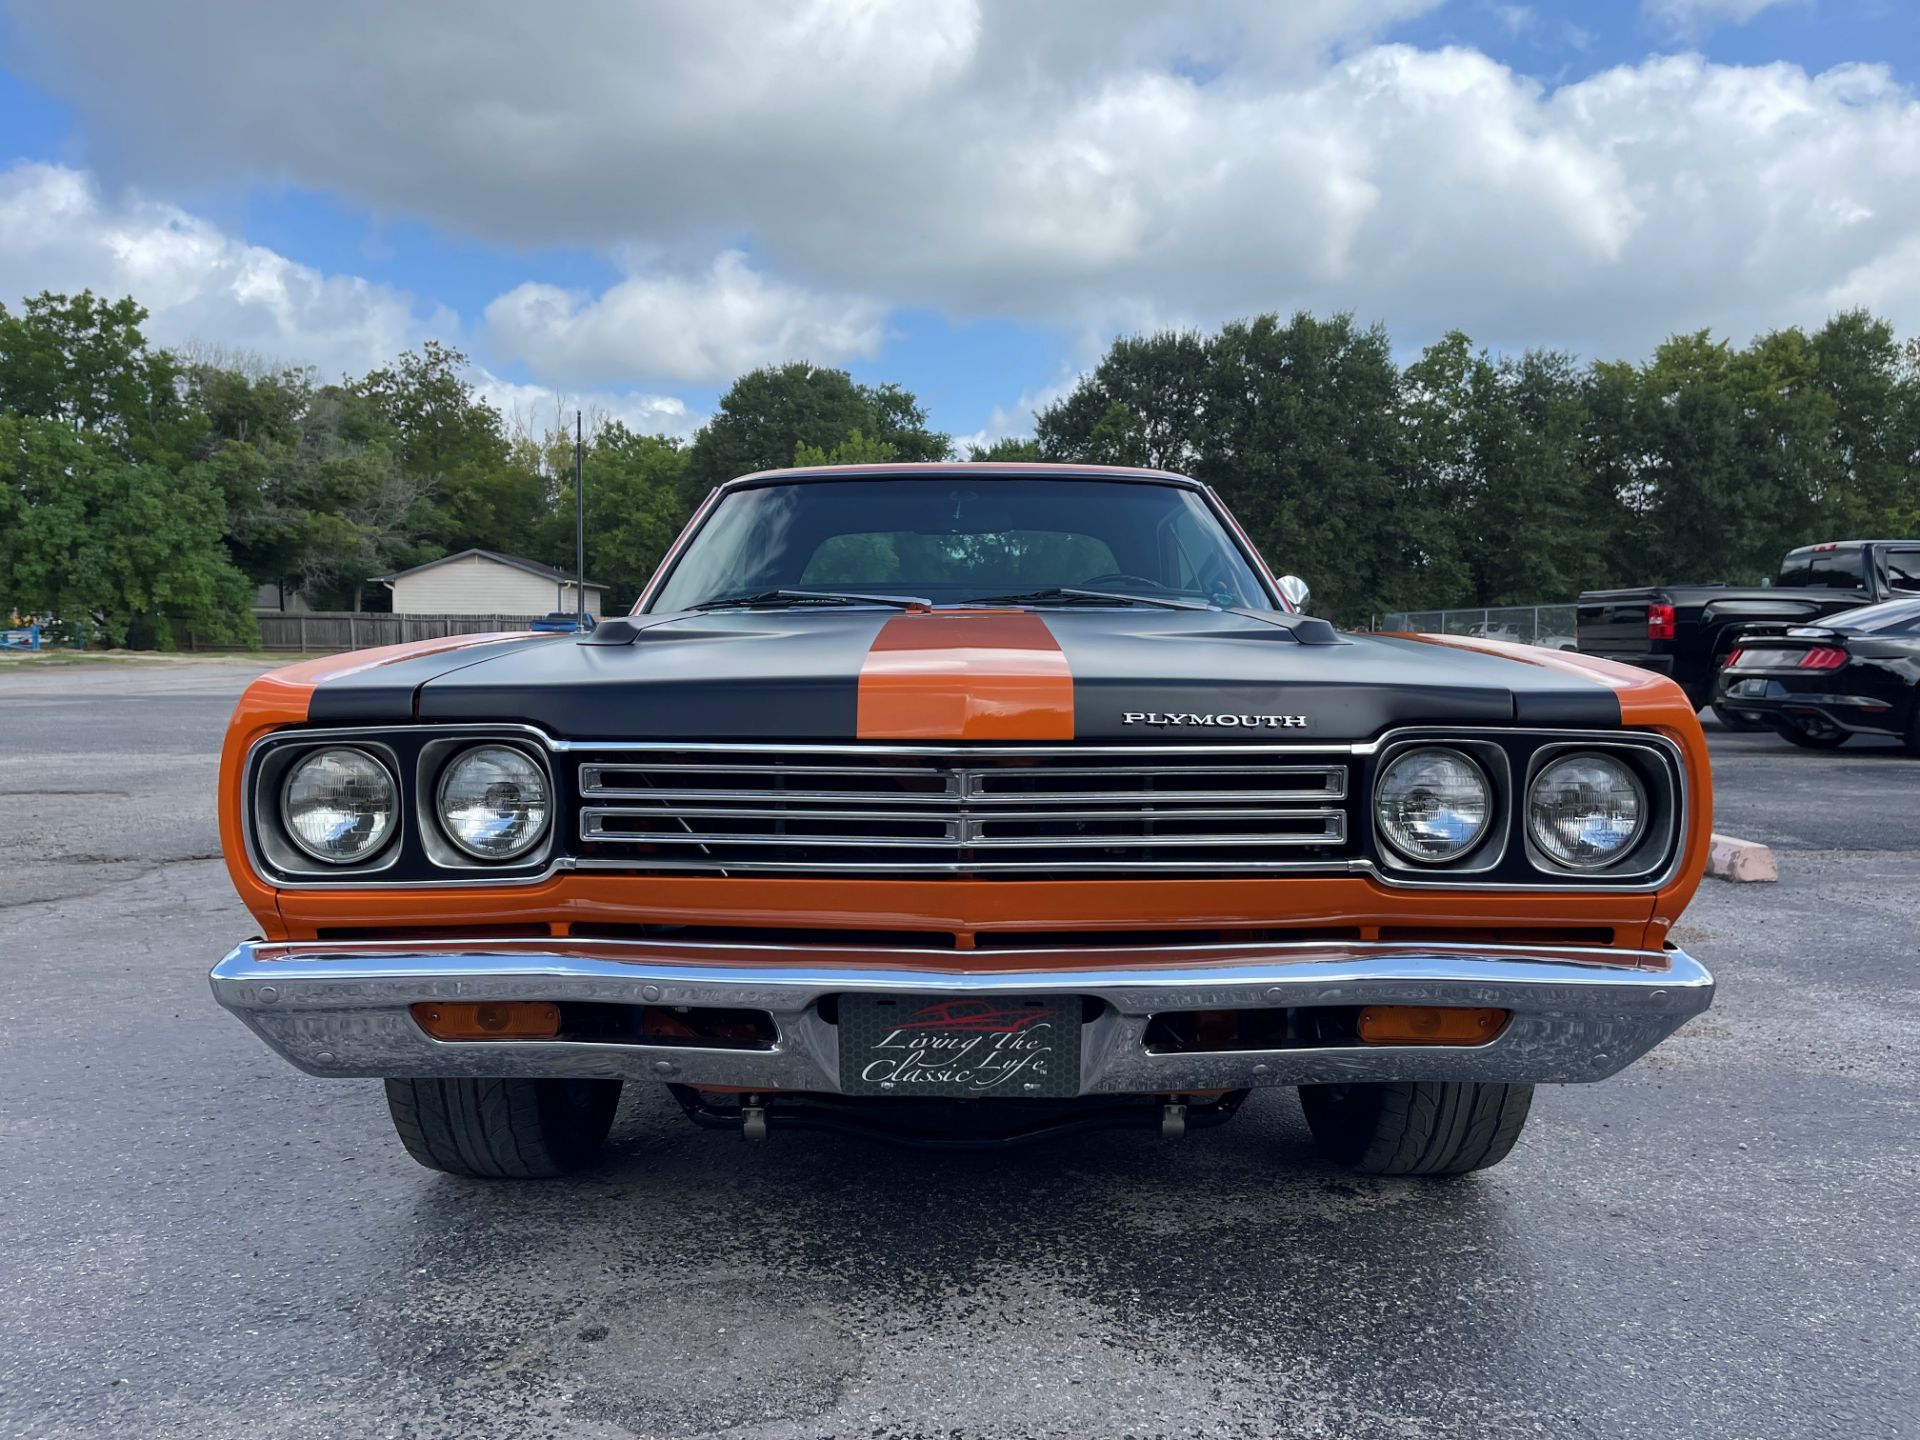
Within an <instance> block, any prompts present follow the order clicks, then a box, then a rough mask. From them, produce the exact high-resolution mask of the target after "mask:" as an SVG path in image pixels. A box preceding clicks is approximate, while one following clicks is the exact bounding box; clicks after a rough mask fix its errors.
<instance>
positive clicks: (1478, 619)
mask: <svg viewBox="0 0 1920 1440" xmlns="http://www.w3.org/2000/svg"><path fill="white" fill-rule="evenodd" d="M1573 616H1574V607H1573V606H1571V605H1495V606H1492V607H1487V606H1480V607H1477V608H1475V609H1471V610H1394V611H1390V612H1389V613H1387V614H1385V615H1382V616H1380V617H1379V624H1378V625H1377V626H1376V628H1377V629H1381V630H1411V631H1413V632H1414V633H1416V634H1420V635H1478V636H1480V637H1482V638H1483V639H1487V640H1511V641H1514V642H1516V643H1518V644H1521V645H1544V646H1546V647H1547V648H1548V649H1549V650H1571V649H1573V648H1574V646H1573Z"/></svg>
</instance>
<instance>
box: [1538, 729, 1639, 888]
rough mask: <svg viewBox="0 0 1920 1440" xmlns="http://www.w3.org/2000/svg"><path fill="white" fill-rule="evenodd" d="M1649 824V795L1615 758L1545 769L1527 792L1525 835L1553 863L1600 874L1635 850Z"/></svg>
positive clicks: (1576, 760)
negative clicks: (1602, 870) (1634, 845)
mask: <svg viewBox="0 0 1920 1440" xmlns="http://www.w3.org/2000/svg"><path fill="white" fill-rule="evenodd" d="M1646 820H1647V791H1646V787H1645V786H1644V785H1642V784H1641V782H1640V777H1639V776H1638V775H1636V774H1634V772H1633V771H1632V770H1631V769H1629V768H1628V767H1627V766H1626V765H1625V764H1623V763H1621V762H1620V761H1619V760H1616V759H1614V758H1613V757H1612V756H1610V755H1602V754H1599V753H1598V752H1596V751H1582V752H1578V753H1575V754H1572V755H1565V756H1562V757H1561V758H1560V759H1557V760H1554V761H1552V762H1550V763H1549V764H1547V765H1546V766H1544V767H1543V768H1542V769H1541V771H1540V773H1539V775H1537V776H1536V777H1534V781H1533V784H1532V786H1531V787H1530V788H1529V789H1528V791H1527V834H1528V835H1529V836H1530V837H1531V838H1532V840H1533V843H1534V844H1535V845H1537V846H1539V847H1540V849H1541V850H1542V851H1543V852H1544V853H1545V854H1546V855H1547V856H1548V857H1549V858H1550V859H1552V860H1553V861H1554V862H1555V863H1556V864H1560V865H1565V866H1567V867H1568V868H1569V869H1573V870H1600V869H1604V868H1605V867H1606V866H1608V865H1611V864H1613V863H1614V862H1615V861H1616V860H1619V859H1621V858H1622V857H1623V856H1625V855H1626V854H1627V852H1628V851H1629V850H1631V849H1632V848H1633V844H1634V841H1636V840H1638V839H1639V838H1640V833H1641V830H1642V828H1643V827H1644V825H1645V824H1646Z"/></svg>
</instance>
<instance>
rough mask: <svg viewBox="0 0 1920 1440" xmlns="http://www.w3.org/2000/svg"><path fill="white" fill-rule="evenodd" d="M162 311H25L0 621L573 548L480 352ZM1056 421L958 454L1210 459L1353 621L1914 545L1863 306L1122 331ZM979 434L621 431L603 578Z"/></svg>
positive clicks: (792, 393)
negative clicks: (1598, 323) (337, 358)
mask: <svg viewBox="0 0 1920 1440" xmlns="http://www.w3.org/2000/svg"><path fill="white" fill-rule="evenodd" d="M145 319H146V314H145V312H144V311H143V310H142V309H141V308H140V306H139V305H138V304H137V303H136V302H135V301H134V300H132V299H130V298H129V299H120V300H111V301H109V300H103V299H100V298H98V297H96V296H93V295H91V294H87V293H82V294H80V295H77V296H67V295H56V294H52V293H46V294H41V295H38V296H35V297H32V298H30V299H28V300H26V301H24V302H23V303H22V304H21V305H20V306H19V307H18V308H17V309H9V308H8V307H6V306H5V305H0V612H6V611H12V612H16V613H21V614H33V615H37V616H41V617H48V618H52V619H55V620H57V621H59V622H60V623H62V624H63V625H65V626H66V627H68V628H69V629H72V630H76V631H79V632H82V633H84V634H85V635H86V637H87V638H89V639H104V640H109V641H111V642H113V643H132V644H137V645H139V644H161V645H164V644H167V643H169V641H170V637H171V635H172V633H173V627H174V626H175V625H180V626H184V627H188V628H191V629H192V630H193V631H194V632H195V633H196V634H198V635H201V636H204V637H206V638H208V639H211V640H222V641H228V642H232V643H246V642H247V641H249V640H250V639H252V638H253V635H254V630H253V620H252V614H251V607H252V604H253V600H254V596H255V593H256V591H257V589H258V587H260V586H262V585H272V586H280V587H284V588H285V589H287V590H291V591H298V592H299V593H301V594H302V595H304V596H305V597H306V599H307V600H308V601H309V603H311V604H313V605H314V606H315V607H316V608H321V609H359V608H362V607H363V606H366V605H368V604H369V603H370V602H376V603H377V602H378V599H379V587H378V586H377V585H376V584H374V581H373V577H375V576H379V575H383V574H390V573H392V572H393V571H396V570H401V569H405V568H407V567H408V566H411V565H415V564H419V563H422V562H423V561H426V560H429V559H433V558H435V557H437V556H439V555H444V554H447V553H450V552H453V551H457V550H462V549H466V548H468V547H479V548H482V549H489V550H496V551H502V552H506V553H510V554H518V555H525V556H528V557H530V558H533V559H537V560H544V561H547V562H548V563H551V564H556V565H560V566H563V567H565V566H568V565H570V563H571V557H572V554H573V516H574V499H573V488H572V487H573V479H572V464H571V459H572V429H571V423H570V421H571V417H570V416H563V415H561V414H558V413H556V414H554V415H552V416H549V417H546V419H545V422H544V423H542V422H541V421H539V420H538V419H535V420H532V421H530V420H528V419H527V418H525V417H507V416H504V415H502V414H501V412H500V411H499V410H498V409H497V408H495V407H494V406H493V405H490V404H489V403H487V401H486V400H485V399H484V398H483V397H482V396H481V395H480V394H479V393H478V392H477V391H476V390H475V388H474V386H473V384H472V383H471V381H470V380H469V379H468V378H467V363H466V357H464V356H463V355H461V354H460V353H459V352H458V351H457V350H454V349H452V348H450V347H448V346H446V345H442V344H439V343H435V342H429V343H427V344H426V345H424V346H422V347H421V348H420V349H418V350H415V351H410V352H408V353H406V354H403V355H400V356H398V357H397V358H396V359H395V360H394V361H393V362H392V363H391V364H390V365H387V366H384V367H382V368H379V369H376V370H372V371H369V372H368V373H367V374H365V375H362V376H359V377H357V378H354V377H347V378H343V379H341V380H338V381H323V380H321V379H320V378H319V377H318V376H317V375H316V374H315V372H314V371H312V370H311V369H305V368H286V367H275V366H271V365H267V364H263V363H261V362H259V361H257V360H255V359H252V358H250V357H235V356H229V355H223V354H220V353H219V352H214V351H194V350H189V351H186V352H175V351H169V350H166V349H163V348H159V347H156V346H153V345H150V344H149V343H148V342H147V340H146V338H145V336H144V334H143V332H142V329H141V327H142V325H143V323H144V321H145ZM1035 422H1036V423H1035V427H1034V433H1033V434H1032V435H1031V436H1029V437H1025V438H1018V439H1009V440H1001V441H997V442H995V443H993V444H991V445H987V446H970V447H966V452H967V453H966V455H965V456H964V457H963V458H970V459H1015V460H1019V459H1031V460H1041V459H1044V460H1071V461H1089V462H1098V463H1106V464H1127V465H1150V466H1156V467H1159V468H1163V469H1169V470H1175V471H1179V472H1181V473H1184V474H1188V475H1192V476H1195V477H1196V478H1198V479H1201V480H1204V481H1206V482H1208V483H1209V484H1211V485H1213V486H1214V487H1215V488H1216V489H1217V490H1218V491H1219V492H1220V494H1221V495H1222V497H1223V498H1224V499H1225V500H1226V501H1227V503H1228V504H1229V505H1230V506H1231V507H1232V508H1233V509H1234V511H1235V513H1236V514H1237V515H1238V516H1239V517H1240V519H1241V521H1242V523H1243V524H1244V525H1245V526H1246V528H1247V530H1248V532H1249V534H1250V535H1251V536H1252V537H1253V539H1254V541H1255V543H1256V544H1258V545H1259V546H1260V547H1261V549H1262V551H1263V552H1264V553H1265V554H1266V556H1267V558H1268V559H1269V561H1270V562H1272V564H1273V565H1274V567H1275V568H1276V569H1277V570H1287V571H1293V572H1295V573H1298V574H1301V575H1304V576H1306V577H1307V578H1308V579H1309V581H1310V582H1311V583H1312V584H1313V587H1314V590H1315V594H1316V597H1317V599H1316V602H1315V609H1317V610H1319V611H1320V612H1321V613H1324V614H1328V615H1330V616H1332V617H1334V618H1335V619H1338V620H1342V621H1348V622H1362V621H1364V620H1365V619H1366V617H1367V616H1368V615H1369V614H1370V613H1375V612H1380V611H1384V610H1387V609H1390V608H1391V609H1413V608H1437V607H1442V606H1449V605H1500V604H1528V603H1537V602H1553V601H1561V600H1566V599H1570V598H1571V597H1572V596H1573V594H1575V593H1576V592H1578V591H1579V590H1581V589H1590V588H1597V587H1601V586H1605V585H1612V584H1620V585H1626V584H1642V583H1656V582H1659V581H1664V580H1716V579H1727V580H1740V581H1753V580H1756V579H1758V578H1759V577H1760V576H1761V575H1763V574H1766V573H1769V572H1770V571H1771V569H1772V567H1773V564H1774V562H1775V561H1776V560H1777V559H1778V557H1779V555H1780V553H1781V552H1783V551H1784V550H1786V549H1788V548H1790V547H1791V546H1793V545H1796V544H1801V543H1805V542H1807V541H1810V540H1819V539H1838V538H1848V537H1851V536H1857V535H1866V534H1886V535H1912V534H1916V533H1920V348H1917V347H1916V346H1915V344H1914V343H1913V342H1908V343H1907V344H1905V345H1902V344H1901V343H1899V341H1898V339H1897V338H1896V336H1895V335H1894V333H1893V331H1892V329H1891V328H1890V327H1889V326H1888V325H1887V324H1886V323H1885V322H1883V321H1881V320H1878V319H1876V318H1874V317H1873V316H1871V315H1869V314H1866V313H1864V312H1859V311H1850V312H1846V313H1843V314H1840V315H1836V316H1835V317H1834V318H1832V319H1831V320H1829V321H1828V322H1827V323H1826V324H1825V325H1824V326H1822V327H1821V328H1819V329H1818V330H1815V331H1813V332H1811V333H1808V332H1806V331H1803V330H1800V329H1797V328H1789V329H1784V330H1778V331H1774V332H1771V333H1769V334H1766V335H1762V336H1759V337H1757V338H1756V339H1754V340H1753V341H1752V342H1750V343H1749V344H1748V345H1746V346H1745V347H1741V348H1736V347H1734V346H1732V345H1731V344H1728V343H1726V342H1724V341H1717V340H1715V339H1713V338H1712V337H1711V336H1710V335H1708V334H1706V333H1700V334H1691V335H1679V336H1675V337H1674V338H1672V339H1670V340H1668V341H1667V342H1666V343H1665V344H1663V345H1661V346H1660V347H1659V348H1658V349H1657V350H1656V351H1655V352H1654V354H1653V355H1652V356H1651V357H1650V358H1648V359H1646V360H1644V361H1639V362H1631V361H1607V362H1593V363H1587V364H1583V363H1581V362H1580V361H1578V360H1576V359H1575V358H1574V357H1573V356H1571V355H1568V354H1565V353H1562V352H1558V351H1549V350H1536V351H1528V352H1527V353H1525V354H1523V355H1519V356H1495V355H1491V354H1489V353H1487V352H1486V351H1484V350H1479V349H1476V348H1475V347H1474V345H1473V344H1472V342H1471V341H1470V340H1469V339H1468V338H1467V337H1466V336H1465V335H1463V334H1459V333H1453V334H1449V335H1447V336H1446V337H1444V338H1443V339H1441V340H1439V341H1437V342H1436V343H1434V344H1432V345H1430V346H1428V347H1427V348H1426V349H1425V350H1424V351H1422V352H1421V353H1420V354H1419V356H1418V357H1417V358H1415V359H1412V360H1411V361H1409V362H1407V363H1404V364H1402V363H1400V362H1398V361H1397V360H1396V358H1395V355H1394V352H1393V348H1392V345H1391V342H1390V340H1389V338H1388V335H1387V333H1386V331H1385V330H1384V329H1383V328H1382V327H1379V326H1372V327H1367V326H1362V325H1359V324H1357V323H1356V322H1355V321H1354V320H1353V318H1352V317H1350V316H1347V315H1336V316H1332V317H1329V318H1320V317H1315V316H1312V315H1306V314H1300V315H1295V316H1293V317H1292V318H1291V319H1286V320H1283V319H1281V318H1280V317H1278V316H1276V315H1263V316H1259V317H1257V318H1254V319H1251V320H1246V321H1238V322H1234V323H1232V324H1228V325H1225V326H1223V327H1221V328H1220V329H1219V330H1218V331H1216V332H1213V333H1199V332H1191V331H1171V332H1165V333H1160V334H1155V335H1149V336H1140V337H1123V338H1121V339H1118V340H1116V341H1114V343H1113V344H1112V346H1111V347H1110V348H1109V350H1108V351H1107V353H1106V355H1105V356H1104V357H1102V359H1101V360H1100V362H1099V363H1098V364H1097V365H1096V366H1095V367H1094V368H1093V369H1092V370H1091V371H1090V372H1088V373H1087V374H1086V375H1084V376H1083V377H1082V378H1081V379H1080V380H1079V382H1078V383H1077V384H1076V385H1075V386H1074V387H1073V389H1072V390H1071V391H1070V392H1069V393H1068V394H1066V395H1065V396H1064V397H1063V398H1061V399H1060V400H1058V401H1057V402H1055V403H1053V404H1050V405H1048V406H1047V407H1046V408H1045V409H1043V410H1042V411H1040V412H1039V414H1038V415H1037V416H1036V417H1035ZM954 451H955V447H954V445H953V443H952V440H951V437H949V436H948V435H946V434H943V433H941V432H939V431H936V430H933V429H931V428H929V425H928V418H927V414H926V411H925V409H924V408H923V407H922V406H921V404H920V403H919V401H918V399H917V398H916V397H915V396H914V395H913V394H912V393H911V392H909V391H907V390H905V389H904V388H902V387H900V386H897V385H865V384H860V383H857V382H856V381H854V380H853V379H852V378H851V377H850V376H849V375H848V374H847V373H846V372H844V371H841V370H835V369H830V368H824V367H819V366H814V365H811V364H807V363H805V362H798V361H797V362H793V363H790V364H786V365H781V366H775V367H770V368H766V369H762V370H756V371H753V372H751V373H749V374H746V375H743V376H741V377H740V378H739V379H738V380H736V381H735V382H734V384H733V385H732V387H731V388H730V389H729V390H728V391H727V392H726V393H725V395H723V396H722V397H721V399H720V402H719V404H718V406H717V407H716V410H715V413H714V415H713V417H712V418H711V419H710V420H709V421H708V422H707V423H706V425H704V426H703V427H702V428H701V429H700V430H699V431H698V432H697V433H696V434H695V435H694V437H693V438H692V439H691V440H690V441H683V440H680V439H677V438H675V437H672V436H666V435H646V434H640V433H637V432H635V431H633V430H630V429H629V428H628V427H627V426H625V425H623V424H621V423H620V422H619V421H617V420H613V419H609V418H607V417H596V418H595V423H594V425H593V427H592V433H591V435H590V437H589V441H588V448H587V454H586V473H587V487H586V488H587V520H588V544H589V568H590V570H591V571H592V573H593V576H594V578H596V579H598V580H601V581H603V582H605V583H607V584H608V585H609V586H610V592H609V594H608V597H607V600H608V605H609V607H610V608H613V609H621V608H624V607H625V605H626V604H627V603H629V602H630V601H631V600H632V598H633V597H634V596H635V595H636V594H637V593H638V591H639V589H640V587H641V586H642V584H643V583H644V581H645V579H646V577H647V575H648V574H649V573H650V572H651V571H652V569H653V567H654V565H655V564H656V563H657V562H658V560H659V558H660V557H661V555H662V554H664V553H665V551H666V549H667V546H668V545H669V544H670V543H671V541H672V539H673V537H674V535H675V534H676V533H677V532H678V530H679V528H680V526H681V525H682V524H683V523H684V521H685V519H686V517H687V516H688V515H689V514H690V513H691V511H692V508H693V506H694V505H695V504H697V503H698V501H699V499H700V497H701V496H703V495H704V494H705V493H706V492H707V490H709V489H710V488H711V487H712V486H713V485H715V484H718V483H719V482H720V481H722V480H725V479H728V478H730V477H732V476H734V475H738V474H742V473H745V472H747V471H750V470H757V469H766V468H771V467H775V466H780V465H791V464H796V463H797V464H821V463H859V462H870V461H878V460H895V459H898V460H937V459H945V458H959V457H955V455H954ZM0 618H4V616H0Z"/></svg>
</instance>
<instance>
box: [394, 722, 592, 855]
mask: <svg viewBox="0 0 1920 1440" xmlns="http://www.w3.org/2000/svg"><path fill="white" fill-rule="evenodd" d="M478 750H511V751H513V752H514V753H515V754H516V755H521V756H524V757H525V758H526V759H527V760H529V761H531V762H532V764H533V767H534V768H535V769H536V770H538V771H539V772H540V778H541V780H542V781H543V782H544V784H545V785H546V788H547V805H546V811H547V813H546V818H545V819H544V820H542V821H541V824H540V829H539V831H538V833H536V834H535V835H534V837H533V838H532V839H531V840H530V841H528V842H527V844H526V845H525V846H523V847H522V848H521V849H519V850H516V851H514V852H513V853H512V854H510V855H494V856H489V855H482V854H479V853H477V852H475V851H472V850H469V849H468V848H467V847H466V846H465V845H464V844H462V843H461V842H460V840H459V839H458V838H456V837H455V835H454V834H453V830H452V827H450V826H449V825H448V824H447V821H446V807H445V803H444V797H445V792H446V783H447V778H448V776H449V775H451V773H452V771H453V767H454V766H455V765H457V764H458V763H459V762H460V761H461V760H462V759H463V758H464V757H466V756H467V755H470V754H472V753H473V752H475V751H478ZM416 776H417V779H416V783H415V788H414V796H415V803H416V804H418V805H419V806H420V807H421V809H422V810H423V811H426V812H427V813H426V815H425V816H424V817H423V818H422V820H421V824H420V838H421V843H422V848H424V849H425V850H426V852H427V858H428V859H429V860H430V861H432V862H433V864H434V865H436V866H437V867H439V868H440V869H443V870H470V871H478V872H481V873H490V872H494V871H499V870H503V869H512V868H513V867H515V866H525V865H533V864H538V863H541V862H542V861H544V860H545V859H547V858H548V857H549V856H550V855H551V854H552V852H553V843H554V841H553V837H554V833H555V826H554V811H555V810H556V809H557V808H558V807H559V803H560V797H559V794H558V792H557V790H556V789H555V786H554V778H553V766H552V764H551V763H549V761H548V759H547V755H546V751H545V749H544V748H543V747H540V746H536V745H529V744H525V743H522V742H520V741H519V740H517V739H516V738H511V737H503V736H499V735H475V734H468V735H465V736H461V737H450V738H446V739H434V740H429V741H428V742H427V743H426V744H425V745H423V746H422V747H421V749H420V759H419V763H418V766H417V767H416Z"/></svg>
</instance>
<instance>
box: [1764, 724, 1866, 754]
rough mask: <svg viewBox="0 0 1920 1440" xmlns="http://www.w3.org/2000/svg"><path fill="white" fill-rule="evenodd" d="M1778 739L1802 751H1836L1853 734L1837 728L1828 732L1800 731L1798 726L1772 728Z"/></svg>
mask: <svg viewBox="0 0 1920 1440" xmlns="http://www.w3.org/2000/svg"><path fill="white" fill-rule="evenodd" d="M1774 728H1775V730H1777V731H1778V732H1779V735H1780V738H1781V739H1782V740H1785V741H1786V742H1787V743H1788V744H1789V745H1798V746H1799V747H1800V748H1801V749H1802V750H1838V749H1839V748H1840V747H1841V746H1842V745H1844V744H1846V743H1847V741H1849V740H1851V739H1852V738H1853V732H1852V731H1850V730H1842V729H1840V728H1838V727H1837V726H1836V727H1834V728H1832V729H1829V730H1802V729H1801V728H1800V727H1799V726H1798V725H1777V726H1775V727H1774Z"/></svg>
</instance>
